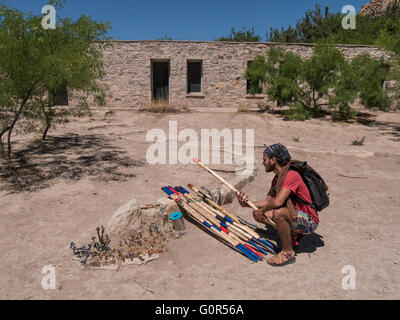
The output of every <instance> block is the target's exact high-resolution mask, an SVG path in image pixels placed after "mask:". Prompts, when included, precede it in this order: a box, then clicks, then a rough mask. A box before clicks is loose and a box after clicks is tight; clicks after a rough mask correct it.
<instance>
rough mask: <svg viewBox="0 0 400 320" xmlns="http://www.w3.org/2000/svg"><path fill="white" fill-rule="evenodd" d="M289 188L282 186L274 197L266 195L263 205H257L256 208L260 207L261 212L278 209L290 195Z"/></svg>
mask: <svg viewBox="0 0 400 320" xmlns="http://www.w3.org/2000/svg"><path fill="white" fill-rule="evenodd" d="M290 192H291V191H290V190H289V189H286V188H282V189H281V191H280V192H279V193H278V195H277V196H276V197H269V198H268V197H267V200H265V202H266V203H265V205H264V206H257V205H256V206H257V208H261V209H262V211H263V212H267V211H271V210H274V209H278V208H280V207H282V206H283V204H284V203H285V202H286V200H287V199H288V198H289V196H290Z"/></svg>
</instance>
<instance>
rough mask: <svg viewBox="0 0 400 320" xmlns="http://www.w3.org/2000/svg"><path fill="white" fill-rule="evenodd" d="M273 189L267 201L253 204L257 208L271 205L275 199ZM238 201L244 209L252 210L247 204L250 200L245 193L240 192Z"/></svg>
mask: <svg viewBox="0 0 400 320" xmlns="http://www.w3.org/2000/svg"><path fill="white" fill-rule="evenodd" d="M273 194H274V192H273V189H272V188H271V189H270V190H269V192H268V194H267V198H266V199H265V200H260V201H256V202H253V204H254V205H255V206H256V207H257V208H262V207H265V206H266V205H268V204H269V202H270V201H271V200H272V198H273ZM237 199H238V201H239V204H240V205H241V206H242V207H243V208H246V207H247V208H250V206H249V205H248V204H247V201H248V200H249V198H248V197H247V195H246V194H245V193H243V192H240V193H239V195H237Z"/></svg>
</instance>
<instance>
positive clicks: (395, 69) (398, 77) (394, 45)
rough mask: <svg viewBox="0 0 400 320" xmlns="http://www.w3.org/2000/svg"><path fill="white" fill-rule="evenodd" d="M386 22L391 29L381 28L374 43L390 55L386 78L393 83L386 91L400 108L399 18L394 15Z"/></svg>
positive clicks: (392, 101) (393, 102)
mask: <svg viewBox="0 0 400 320" xmlns="http://www.w3.org/2000/svg"><path fill="white" fill-rule="evenodd" d="M392 10H396V9H392ZM388 23H389V24H390V25H391V31H390V32H389V31H388V30H381V32H380V34H379V37H378V39H377V40H376V44H377V45H379V46H380V47H381V48H383V49H385V50H387V51H388V53H389V55H390V57H389V59H388V63H389V65H390V69H389V73H388V75H387V80H391V81H393V85H392V86H390V87H388V88H387V92H388V95H389V97H390V99H391V103H392V104H393V105H394V106H395V107H396V108H397V109H400V19H395V17H394V18H393V19H391V20H390V21H388Z"/></svg>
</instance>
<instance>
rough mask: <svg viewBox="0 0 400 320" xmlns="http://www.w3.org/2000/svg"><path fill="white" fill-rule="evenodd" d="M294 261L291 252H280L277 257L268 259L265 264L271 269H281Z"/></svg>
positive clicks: (293, 255)
mask: <svg viewBox="0 0 400 320" xmlns="http://www.w3.org/2000/svg"><path fill="white" fill-rule="evenodd" d="M295 261H296V258H295V253H294V251H292V252H283V251H281V252H280V253H278V254H277V255H275V256H273V257H271V258H269V259H268V260H267V263H268V264H269V265H270V266H273V267H283V266H286V265H288V264H291V263H294V262H295Z"/></svg>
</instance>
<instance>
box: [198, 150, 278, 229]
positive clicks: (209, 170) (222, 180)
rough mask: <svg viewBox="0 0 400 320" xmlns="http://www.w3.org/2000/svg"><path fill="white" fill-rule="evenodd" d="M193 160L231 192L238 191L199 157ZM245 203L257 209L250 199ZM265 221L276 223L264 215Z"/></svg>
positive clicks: (271, 223) (273, 224) (237, 192)
mask: <svg viewBox="0 0 400 320" xmlns="http://www.w3.org/2000/svg"><path fill="white" fill-rule="evenodd" d="M193 161H194V162H195V163H197V164H198V165H199V166H200V167H201V168H203V169H204V170H206V171H207V172H208V173H210V174H211V175H213V176H214V177H215V178H217V179H218V180H219V181H220V182H221V183H223V184H224V185H226V186H227V187H228V188H229V189H231V190H232V191H233V192H235V193H236V194H237V195H238V194H239V193H240V192H239V190H237V189H236V188H235V187H234V186H232V185H231V184H230V183H229V182H227V181H226V180H225V179H224V178H222V177H221V176H220V175H218V174H217V173H215V172H214V171H213V170H211V169H210V168H208V167H207V166H206V165H205V164H203V163H201V162H200V161H199V159H196V158H194V159H193ZM247 204H248V205H249V206H250V208H252V209H253V210H258V208H257V207H256V206H255V205H254V204H253V203H252V202H251V201H250V200H247ZM266 218H267V221H268V223H269V224H270V225H272V226H274V227H275V228H276V224H275V222H273V221H272V220H271V219H270V218H268V217H266Z"/></svg>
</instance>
